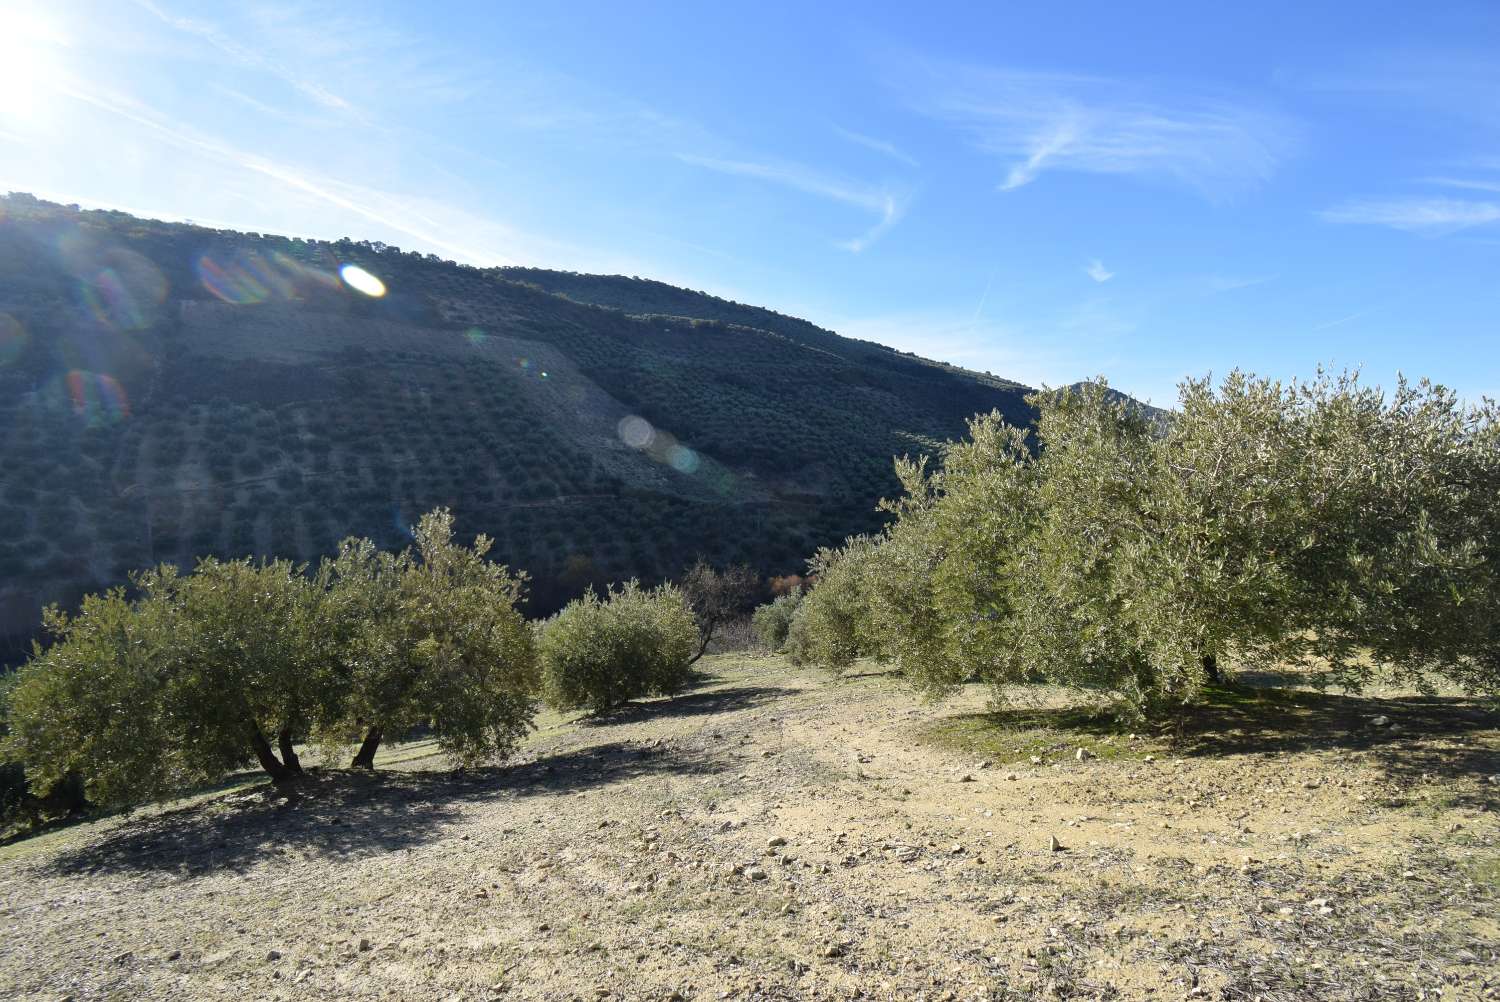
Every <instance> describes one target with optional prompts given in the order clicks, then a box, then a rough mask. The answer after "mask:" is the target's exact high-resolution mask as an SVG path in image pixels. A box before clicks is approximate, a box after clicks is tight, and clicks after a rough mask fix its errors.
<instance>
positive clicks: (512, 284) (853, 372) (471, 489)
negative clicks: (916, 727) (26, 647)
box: [0, 195, 1029, 634]
mask: <svg viewBox="0 0 1500 1002" xmlns="http://www.w3.org/2000/svg"><path fill="white" fill-rule="evenodd" d="M349 264H354V265H358V266H360V267H362V268H364V269H366V270H367V271H369V272H370V273H372V274H374V275H376V276H378V277H379V278H380V279H382V280H383V282H384V283H385V285H386V287H387V289H388V290H389V291H388V293H387V294H386V295H385V296H383V297H381V298H371V297H367V296H364V295H361V294H359V293H357V292H354V291H352V290H351V289H350V288H349V287H348V286H347V285H346V284H345V283H343V282H341V281H340V279H339V270H340V268H341V267H342V266H345V265H349ZM1025 392H1026V389H1025V388H1024V387H1022V386H1020V385H1018V384H1015V383H1009V382H1006V381H1003V380H999V379H995V378H993V377H989V376H985V375H981V374H976V373H971V372H966V371H964V370H960V369H956V368H953V367H950V366H945V365H941V364H938V363H934V362H929V361H926V360H923V359H918V358H915V357H912V356H909V355H904V354H902V353H900V352H896V351H893V350H891V349H888V348H884V347H882V346H879V345H874V344H870V343H867V342H859V341H853V340H849V339H846V338H841V337H839V336H837V335H836V334H833V333H832V332H830V331H825V330H822V329H820V328H818V327H815V326H814V325H812V324H809V323H807V322H805V321H801V320H797V319H795V318H791V317H786V316H783V315H781V314H777V313H774V312H772V311H769V310H762V309H757V308H754V307H749V306H743V305H741V304H738V303H731V302H728V301H725V300H721V299H716V298H714V297H710V296H706V295H703V294H701V293H695V292H690V291H687V290H682V289H675V288H673V287H671V286H666V285H662V284H661V283H657V282H646V281H640V280H635V279H629V278H622V277H601V276H588V275H574V274H567V273H560V272H547V271H540V270H534V269H475V268H469V267H462V266H458V265H455V264H452V263H451V262H445V261H441V260H439V259H437V258H435V257H433V256H430V255H428V256H422V255H418V254H415V253H405V252H402V251H400V250H399V249H397V248H393V247H385V246H383V245H380V244H373V245H372V244H367V243H355V242H351V241H347V240H346V241H340V242H337V243H322V242H314V241H304V240H300V239H290V238H284V237H272V236H262V235H259V234H254V233H248V234H247V233H236V232H230V231H221V230H211V229H205V228H201V227H196V226H191V225H182V224H170V223H161V222H156V221H150V220H142V219H138V218H135V217H132V216H129V215H127V214H124V213H119V212H98V211H78V210H77V209H74V208H69V207H64V206H59V205H54V204H51V203H46V202H41V201H38V200H36V199H33V198H31V197H30V196H24V195H13V196H10V197H8V198H5V199H0V518H3V519H4V521H5V524H6V525H7V527H8V529H9V531H8V532H7V534H6V538H5V540H4V542H3V543H0V633H3V632H8V633H11V634H15V633H24V632H29V631H30V630H31V628H32V627H33V625H34V623H35V621H36V620H35V617H36V614H37V610H38V608H39V604H40V603H42V602H44V601H51V600H63V601H68V600H71V599H73V598H74V597H76V595H77V594H78V593H80V592H81V591H83V590H88V589H95V588H98V587H101V586H104V585H108V584H114V583H118V582H121V581H123V580H124V576H125V574H126V573H127V571H128V570H130V569H132V568H136V567H140V566H145V565H148V564H151V563H153V562H157V561H163V560H169V561H177V562H182V563H187V562H190V561H191V559H192V557H193V556H194V555H197V554H207V553H216V554H221V555H241V554H245V553H256V554H274V555H281V556H292V557H297V558H300V559H313V558H315V557H316V556H317V555H319V554H321V553H323V552H326V551H328V550H329V549H330V548H331V547H332V546H333V545H334V543H335V542H336V540H338V539H339V538H341V537H343V536H345V535H348V534H351V533H354V534H360V535H369V536H372V537H374V538H376V539H378V540H380V541H381V542H383V543H385V544H387V545H397V544H399V543H400V542H401V540H402V539H403V534H404V530H405V527H406V526H408V525H409V524H411V522H412V521H414V519H415V518H416V516H417V515H418V514H420V513H421V512H422V511H423V510H425V509H427V508H430V507H433V506H435V505H448V506H451V507H452V508H453V509H454V511H455V514H456V515H457V516H458V519H459V528H460V530H461V531H463V532H464V533H465V534H467V533H472V532H480V531H483V532H486V533H489V534H490V535H492V536H494V537H495V539H496V540H497V544H496V549H495V552H496V554H497V556H498V557H499V558H500V559H502V560H505V561H506V562H508V563H511V564H512V565H515V566H519V567H522V568H525V569H526V570H528V571H530V572H531V573H532V575H533V577H534V579H535V582H536V588H535V596H536V606H535V607H536V608H539V609H545V608H547V607H550V606H551V605H555V604H556V603H557V602H558V601H560V600H561V599H562V598H564V597H565V596H567V595H569V594H572V593H576V592H577V591H578V590H580V589H581V588H582V587H584V586H585V585H586V584H588V583H590V582H595V581H606V580H616V579H619V578H623V577H627V576H630V575H637V576H640V577H642V578H644V579H655V578H660V577H664V576H670V575H673V574H675V573H677V572H678V571H680V570H681V569H682V568H683V567H684V566H685V565H686V564H687V563H688V562H690V561H691V560H692V559H693V557H694V556H695V555H697V554H699V553H701V554H703V555H705V556H707V557H709V558H710V559H712V560H715V561H720V562H727V561H739V560H745V561H749V562H751V563H752V564H754V565H756V566H757V567H759V568H760V569H761V570H763V571H765V572H767V573H771V572H787V571H791V570H795V569H798V568H799V567H800V561H801V560H802V558H803V557H805V556H806V555H807V554H808V553H809V552H810V551H811V550H812V549H813V548H815V547H816V546H818V545H821V544H824V543H829V542H833V541H835V540H837V539H840V538H842V537H843V536H844V535H846V534H848V533H851V532H858V531H864V530H868V529H870V528H872V527H873V526H874V525H876V524H878V523H877V521H876V516H875V514H874V512H873V510H872V509H873V502H874V500H875V499H876V498H877V497H878V496H880V495H882V494H885V493H889V492H890V491H891V490H892V489H894V486H895V484H894V479H893V477H892V475H891V457H892V456H893V455H895V454H899V453H906V452H920V451H924V450H926V449H929V448H931V447H932V446H933V445H934V444H936V443H937V442H939V441H941V440H942V439H944V438H948V437H952V436H954V435H957V434H959V433H961V432H962V430H963V422H964V420H965V419H966V418H968V417H969V416H970V415H972V414H974V413H975V412H978V411H987V410H990V409H993V408H998V409H999V410H1001V411H1002V412H1003V413H1005V414H1006V415H1007V416H1008V417H1010V418H1012V419H1013V420H1018V421H1024V420H1027V418H1028V417H1029V410H1028V408H1027V407H1026V405H1025V403H1024V400H1023V396H1024V394H1025Z"/></svg>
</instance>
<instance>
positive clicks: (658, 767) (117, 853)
mask: <svg viewBox="0 0 1500 1002" xmlns="http://www.w3.org/2000/svg"><path fill="white" fill-rule="evenodd" d="M726 768H728V763H726V762H724V761H722V760H720V759H718V758H716V757H713V756H711V755H706V754H705V755H698V754H693V753H691V752H687V751H685V750H683V749H673V750H671V751H670V752H668V751H666V750H664V749H661V748H654V747H650V746H643V745H638V744H635V743H631V742H623V741H621V742H609V743H606V744H599V745H592V746H590V747H587V748H580V749H576V750H573V751H567V752H562V753H560V754H555V755H548V756H545V757H542V758H538V759H535V760H531V761H522V762H518V763H514V764H511V765H503V766H494V767H485V768H479V769H458V770H449V771H427V772H404V771H377V772H373V773H371V772H363V771H348V770H342V769H340V770H321V769H315V770H313V771H311V772H310V773H309V774H308V776H307V777H306V778H305V779H303V780H302V781H300V782H298V783H297V784H295V785H294V786H292V787H289V788H286V789H278V788H275V787H272V786H271V785H270V784H269V783H268V784H266V785H264V786H261V787H257V788H255V789H253V790H251V791H248V792H246V793H243V794H240V795H238V796H229V797H220V798H215V799H212V800H209V801H207V802H201V803H197V804H193V805H190V806H185V807H178V808H169V809H167V810H164V811H161V812H159V813H156V814H153V815H150V816H143V817H140V818H137V819H134V820H129V821H126V822H125V823H123V824H122V825H120V826H119V827H118V828H116V829H114V830H113V831H111V832H109V833H108V834H106V835H104V836H102V837H101V838H99V839H97V840H95V841H91V842H90V843H89V844H87V845H82V846H78V847H75V848H70V849H66V850H64V851H63V852H61V853H59V854H58V855H57V856H56V857H54V858H53V859H52V860H50V861H49V862H48V863H47V864H46V866H47V867H48V868H49V869H51V870H52V871H53V872H55V873H60V874H70V875H80V874H90V873H99V872H117V871H135V872H161V873H173V874H178V875H180V876H183V877H189V878H191V877H198V876H204V875H207V874H210V873H220V872H223V871H226V870H244V869H246V868H248V867H250V866H252V865H254V864H256V863H258V862H261V861H263V860H265V859H267V858H271V857H274V856H275V855H277V854H290V855H295V856H298V857H301V858H302V859H303V860H304V861H306V862H311V863H316V862H317V861H319V860H324V859H334V858H340V857H348V856H363V855H375V854H382V853H390V852H398V851H401V850H405V849H410V848H415V847H417V846H420V845H422V844H424V843H426V842H430V841H433V840H436V839H438V838H441V837H443V834H444V828H445V827H446V826H447V825H448V824H450V823H452V822H456V821H458V820H459V819H460V818H461V817H462V814H463V811H462V808H463V807H465V806H466V805H471V804H477V803H484V802H489V801H494V800H497V799H500V798H506V797H512V798H527V797H535V796H548V795H559V794H570V793H578V792H581V791H585V790H590V789H596V788H599V787H603V786H608V785H610V784H613V783H618V782H624V781H628V780H631V779H635V778H639V777H647V776H667V775H675V776H708V775H713V774H716V773H718V772H721V771H723V770H724V769H726Z"/></svg>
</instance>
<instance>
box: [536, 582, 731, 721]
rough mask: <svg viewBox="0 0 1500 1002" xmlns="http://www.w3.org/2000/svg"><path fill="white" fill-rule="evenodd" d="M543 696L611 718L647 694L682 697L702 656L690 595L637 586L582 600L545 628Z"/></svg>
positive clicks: (540, 641)
mask: <svg viewBox="0 0 1500 1002" xmlns="http://www.w3.org/2000/svg"><path fill="white" fill-rule="evenodd" d="M537 633H538V637H537V653H538V656H539V659H540V661H541V666H542V691H543V694H544V695H545V697H546V699H547V702H548V703H550V704H551V705H553V706H555V707H557V708H558V709H562V710H576V709H582V708H587V709H589V710H592V711H593V712H594V713H596V714H598V713H605V712H607V711H609V710H612V709H614V708H615V707H617V706H619V705H621V704H622V703H625V702H628V701H629V700H632V699H639V698H641V697H642V696H671V695H675V694H677V693H678V692H681V691H682V690H683V689H684V688H685V687H686V686H687V683H688V681H689V679H690V678H691V676H692V664H693V662H695V661H697V660H698V655H699V654H701V653H702V647H701V646H700V641H699V627H698V624H697V623H696V622H695V621H694V615H693V610H692V609H691V608H689V606H688V604H687V602H686V600H685V598H684V596H683V593H682V592H681V591H680V590H679V589H678V588H677V587H676V586H674V585H671V584H664V585H658V586H657V587H655V588H652V589H650V590H647V589H645V588H642V587H641V586H640V585H639V584H638V583H637V582H635V581H627V582H626V583H625V584H624V585H623V586H621V587H619V588H611V589H610V590H609V591H608V592H607V593H606V594H605V595H604V597H603V598H600V597H599V596H598V595H596V594H594V593H593V592H589V593H587V594H585V595H584V596H583V597H582V598H579V599H575V600H574V601H572V602H569V603H568V604H567V605H566V606H564V607H563V610H562V611H561V612H559V613H558V614H557V615H556V616H553V617H552V618H551V619H549V620H547V621H546V622H544V623H542V624H540V625H539V626H538V628H537Z"/></svg>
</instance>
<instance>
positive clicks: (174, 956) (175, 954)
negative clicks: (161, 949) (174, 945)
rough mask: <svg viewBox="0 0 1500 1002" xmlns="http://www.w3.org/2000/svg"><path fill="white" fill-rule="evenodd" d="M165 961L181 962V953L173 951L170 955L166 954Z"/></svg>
mask: <svg viewBox="0 0 1500 1002" xmlns="http://www.w3.org/2000/svg"><path fill="white" fill-rule="evenodd" d="M167 959H168V960H181V959H182V951H181V950H173V951H172V952H171V953H169V954H167Z"/></svg>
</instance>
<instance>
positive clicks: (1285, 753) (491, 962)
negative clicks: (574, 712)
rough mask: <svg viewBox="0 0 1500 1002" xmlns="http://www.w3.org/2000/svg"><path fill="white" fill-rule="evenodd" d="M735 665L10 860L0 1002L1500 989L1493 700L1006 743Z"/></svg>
mask: <svg viewBox="0 0 1500 1002" xmlns="http://www.w3.org/2000/svg"><path fill="white" fill-rule="evenodd" d="M708 667H709V670H710V671H712V672H714V673H715V674H716V676H717V678H716V679H715V681H714V682H713V683H712V684H710V685H709V686H706V687H704V688H702V689H699V690H697V691H695V692H693V693H691V694H688V695H686V696H683V697H679V698H678V699H676V700H674V701H670V702H662V703H655V704H650V705H647V706H643V707H639V708H635V709H632V710H630V711H628V712H626V713H625V714H622V715H621V716H619V717H617V718H615V719H613V720H611V721H610V722H608V723H606V724H583V725H578V724H573V723H568V722H559V721H555V720H554V721H550V722H549V723H548V725H547V726H546V727H544V729H543V730H542V731H541V732H540V733H539V734H538V735H536V736H535V737H534V738H533V740H532V742H531V744H530V745H529V746H528V748H527V750H526V753H525V755H524V756H523V757H522V758H521V759H520V760H519V761H517V762H516V763H513V764H511V765H509V766H507V767H505V768H500V769H495V770H483V771H479V772H471V773H468V774H462V775H454V774H451V773H448V772H445V771H439V770H440V763H439V762H437V761H436V760H435V759H433V758H432V757H431V756H424V754H423V753H424V750H425V749H424V748H423V747H420V746H419V747H410V746H408V747H406V748H399V749H396V750H395V752H394V754H393V757H392V761H396V760H402V761H400V762H399V763H398V764H397V765H396V769H395V770H393V771H387V772H384V773H382V774H379V775H377V776H376V777H374V778H362V777H353V776H348V775H342V774H340V775H337V776H333V777H329V778H327V779H325V780H322V781H320V782H319V783H317V784H315V785H314V787H313V789H312V790H310V791H309V793H308V794H307V795H306V796H305V797H303V798H302V799H301V800H300V802H297V803H293V804H288V803H286V802H285V801H282V800H279V799H277V798H275V797H274V796H272V795H270V794H269V793H266V792H264V791H262V790H260V789H258V788H255V789H250V790H248V791H246V790H241V791H237V792H232V793H230V794H227V795H224V796H221V797H218V798H211V799H208V800H207V801H200V802H198V803H195V804H193V805H190V806H186V807H181V808H179V809H176V810H171V811H166V812H160V813H155V814H152V815H151V816H149V817H141V818H137V819H135V820H133V821H128V822H121V821H111V822H101V823H99V824H96V825H91V826H87V827H83V828H76V829H71V830H68V831H63V832H59V833H56V834H54V835H51V836H47V837H44V838H41V839H36V840H33V841H31V842H28V843H21V844H19V845H18V846H15V847H12V848H11V849H8V850H3V852H4V856H3V857H0V923H3V935H4V951H3V957H0V998H28V999H29V998H41V999H63V998H68V997H71V998H73V999H75V1000H78V1002H82V1000H84V999H116V998H118V999H127V998H128V999H132V1000H138V999H169V998H172V999H175V998H226V999H228V998H233V999H236V1000H239V999H324V998H351V999H469V1000H487V999H571V998H585V999H595V998H632V999H636V998H658V999H660V998H674V997H681V998H693V999H716V998H740V999H779V998H788V999H792V998H797V999H800V998H855V997H865V998H879V999H977V998H1007V997H1013V998H1030V997H1056V998H1073V997H1084V998H1093V997H1097V998H1127V999H1162V998H1169V999H1181V998H1190V997H1191V998H1200V997H1201V998H1235V999H1239V998H1243V999H1253V998H1256V997H1259V998H1261V999H1264V1000H1268V1002H1269V1000H1276V999H1345V998H1347V999H1364V998H1379V999H1386V998H1411V999H1416V998H1424V997H1425V998H1437V997H1441V998H1443V999H1454V998H1500V987H1497V986H1500V959H1497V956H1500V955H1497V950H1500V924H1497V919H1496V915H1497V912H1500V909H1497V892H1500V845H1497V838H1500V815H1497V813H1496V808H1497V799H1500V785H1495V784H1493V783H1490V782H1489V781H1488V779H1487V777H1488V775H1489V774H1490V773H1500V730H1497V724H1496V720H1495V719H1494V718H1493V717H1486V716H1484V715H1483V714H1481V713H1477V712H1474V711H1472V710H1465V711H1464V712H1459V711H1460V710H1463V708H1458V709H1455V710H1453V711H1452V712H1449V710H1448V709H1445V708H1444V707H1442V706H1439V707H1437V708H1436V709H1432V710H1431V713H1432V715H1431V716H1430V717H1420V718H1417V719H1414V720H1413V721H1410V722H1408V724H1407V727H1408V729H1407V730H1406V731H1405V732H1398V733H1397V734H1390V733H1388V729H1387V730H1386V731H1381V732H1378V733H1375V732H1370V733H1366V732H1364V731H1360V732H1358V733H1355V732H1352V731H1351V732H1349V733H1340V732H1336V731H1331V730H1329V731H1326V732H1325V733H1314V734H1310V735H1306V736H1301V737H1297V738H1295V739H1293V740H1267V739H1266V738H1265V736H1264V735H1260V736H1258V739H1257V740H1255V741H1246V742H1245V745H1246V747H1244V748H1240V747H1238V746H1235V745H1234V744H1233V743H1232V742H1229V743H1226V744H1225V745H1224V746H1222V747H1217V748H1215V749H1213V753H1212V754H1209V753H1190V752H1187V751H1184V750H1183V749H1182V748H1181V747H1179V748H1178V753H1177V754H1174V753H1173V751H1172V750H1170V749H1168V748H1167V747H1166V746H1165V745H1163V744H1162V743H1160V742H1158V741H1154V740H1150V739H1146V738H1137V739H1131V738H1130V737H1129V736H1127V735H1113V734H1110V735H1101V734H1098V733H1087V732H1078V733H1075V734H1073V735H1071V736H1068V735H1064V738H1065V740H1064V739H1059V740H1055V741H1051V742H1050V744H1048V743H1044V744H1043V745H1038V744H1037V740H1036V733H1034V732H1028V733H1027V734H1024V735H1019V736H1017V738H1018V741H1020V742H1021V743H1014V742H1013V743H1012V744H1011V745H1006V744H1005V743H1004V742H1001V743H1000V744H999V745H991V746H987V747H989V748H990V751H989V752H988V754H990V755H991V759H990V760H989V761H981V759H980V756H981V755H982V754H986V752H980V751H975V750H966V749H965V748H964V746H963V745H962V744H961V743H959V744H955V740H956V739H954V738H953V736H952V735H953V733H954V732H953V729H952V727H951V726H949V725H952V724H953V723H954V722H956V721H966V720H971V719H972V718H968V717H965V716H963V715H964V714H966V713H971V712H972V711H974V710H977V709H978V708H979V707H980V706H981V705H982V702H983V696H982V694H981V693H978V692H973V693H968V694H966V695H965V696H964V697H963V698H961V699H958V700H955V701H953V702H950V703H945V704H940V705H924V704H920V703H918V702H917V701H915V700H914V699H913V698H912V697H911V696H909V695H908V694H906V693H905V692H903V691H902V690H900V689H899V688H898V687H897V686H896V685H895V684H894V682H893V681H892V680H891V679H889V678H887V677H885V676H881V675H867V676H862V677H856V678H852V679H847V680H843V681H840V682H836V683H835V682H829V681H828V680H827V679H826V678H824V677H823V676H821V675H818V674H816V673H804V672H797V671H794V670H791V669H788V668H787V667H786V666H785V665H783V664H782V663H781V662H780V661H778V660H773V659H759V660H758V659H746V658H734V657H721V658H719V659H717V660H716V661H714V662H713V663H711V664H710V665H709V666H708ZM1392 705H1393V706H1394V709H1393V711H1392V713H1391V716H1392V717H1398V714H1400V713H1402V712H1407V713H1408V716H1410V715H1411V714H1414V713H1416V712H1417V711H1416V710H1411V709H1410V707H1408V706H1407V705H1406V704H1392ZM1412 705H1413V706H1417V705H1418V704H1412ZM1420 705H1421V706H1427V705H1428V704H1420ZM1440 711H1441V712H1440ZM1444 714H1446V715H1444ZM1400 719H1406V718H1400ZM1352 726H1356V727H1358V726H1365V727H1366V728H1367V729H1368V727H1369V726H1370V725H1352ZM1399 726H1400V725H1399V723H1398V727H1399ZM945 728H946V729H945ZM934 733H937V734H939V735H947V738H946V743H945V742H942V741H933V740H929V739H927V738H930V737H931V735H933V734H934ZM1054 736H1055V735H1054ZM1080 738H1082V741H1081V742H1080V740H1079V739H1080ZM1021 739H1024V740H1021ZM1022 744H1024V745H1025V747H1024V748H1023V749H1022V750H1021V751H1020V752H1015V753H1014V754H1006V753H1005V749H1006V748H1011V749H1012V751H1014V749H1015V748H1021V746H1022ZM1079 747H1083V748H1085V757H1084V758H1083V759H1082V760H1080V759H1079V758H1078V755H1077V749H1078V748H1079ZM995 748H1000V749H1001V752H1000V754H998V755H997V754H996V752H995V750H994V749H995ZM1032 754H1036V755H1037V757H1038V758H1039V759H1040V760H1041V761H1040V762H1038V763H1033V762H1032V761H1031V756H1032ZM1178 755H1181V757H1178ZM1007 759H1015V761H1008V760H1007ZM424 768H425V769H431V770H432V771H423V770H424ZM1053 839H1056V840H1057V843H1059V845H1060V848H1059V849H1056V850H1054V848H1053ZM1486 979H1488V980H1486ZM1437 993H1441V994H1440V996H1439V994H1437Z"/></svg>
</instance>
